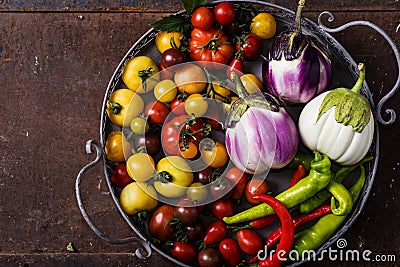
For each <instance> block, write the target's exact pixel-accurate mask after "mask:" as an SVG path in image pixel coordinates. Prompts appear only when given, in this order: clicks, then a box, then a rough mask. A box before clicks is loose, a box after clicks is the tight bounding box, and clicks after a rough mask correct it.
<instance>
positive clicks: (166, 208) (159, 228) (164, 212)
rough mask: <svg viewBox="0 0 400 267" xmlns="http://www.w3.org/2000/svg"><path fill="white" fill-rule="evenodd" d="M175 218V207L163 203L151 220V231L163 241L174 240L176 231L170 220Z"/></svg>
mask: <svg viewBox="0 0 400 267" xmlns="http://www.w3.org/2000/svg"><path fill="white" fill-rule="evenodd" d="M173 218H175V214H174V207H173V206H170V205H162V206H160V207H158V208H157V209H156V210H155V211H154V212H153V215H152V216H151V218H150V220H149V232H150V235H151V236H152V237H154V238H157V239H159V240H161V241H166V240H172V239H173V237H174V231H173V229H172V227H171V226H170V225H168V221H170V220H171V219H173Z"/></svg>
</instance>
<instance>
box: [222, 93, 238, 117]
mask: <svg viewBox="0 0 400 267" xmlns="http://www.w3.org/2000/svg"><path fill="white" fill-rule="evenodd" d="M238 99H239V97H237V96H231V103H229V104H228V103H223V104H222V109H223V110H224V111H225V113H229V111H230V110H231V107H232V105H233V103H235V101H236V100H238Z"/></svg>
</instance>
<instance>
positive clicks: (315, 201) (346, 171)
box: [299, 156, 373, 213]
mask: <svg viewBox="0 0 400 267" xmlns="http://www.w3.org/2000/svg"><path fill="white" fill-rule="evenodd" d="M372 159H373V157H372V156H368V157H365V158H364V159H363V160H361V161H360V162H359V163H356V164H354V165H350V166H343V167H341V168H340V169H339V170H337V171H336V173H335V175H334V176H333V179H332V180H335V181H336V182H338V183H341V182H343V180H344V179H345V178H346V177H347V176H349V175H350V174H351V173H352V172H353V171H354V170H355V169H357V168H358V167H359V166H360V165H362V164H364V163H366V162H368V161H371V160H372ZM330 197H331V193H330V192H329V191H328V190H326V189H323V190H321V191H320V192H318V193H317V194H315V195H314V196H312V197H311V198H309V199H307V200H306V201H304V202H303V203H301V204H300V205H299V207H300V208H299V211H300V212H301V213H309V212H311V211H313V210H314V209H316V208H318V207H319V206H321V205H322V204H324V203H325V202H326V201H327V200H328V199H329V198H330Z"/></svg>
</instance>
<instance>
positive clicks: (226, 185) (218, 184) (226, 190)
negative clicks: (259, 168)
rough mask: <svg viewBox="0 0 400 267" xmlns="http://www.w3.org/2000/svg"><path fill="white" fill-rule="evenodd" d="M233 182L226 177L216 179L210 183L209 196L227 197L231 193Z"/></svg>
mask: <svg viewBox="0 0 400 267" xmlns="http://www.w3.org/2000/svg"><path fill="white" fill-rule="evenodd" d="M233 187H234V184H233V183H232V182H231V181H230V180H229V179H227V178H225V177H222V179H217V180H214V181H213V182H211V184H210V193H211V196H212V197H214V198H216V199H219V198H221V197H224V198H229V197H230V196H231V195H232V188H233Z"/></svg>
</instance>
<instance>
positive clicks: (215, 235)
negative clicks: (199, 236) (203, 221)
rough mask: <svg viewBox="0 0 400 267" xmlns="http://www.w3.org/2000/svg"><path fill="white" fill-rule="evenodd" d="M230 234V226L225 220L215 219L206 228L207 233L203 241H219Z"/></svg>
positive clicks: (209, 242) (212, 242)
mask: <svg viewBox="0 0 400 267" xmlns="http://www.w3.org/2000/svg"><path fill="white" fill-rule="evenodd" d="M227 234H228V228H227V226H226V224H225V223H224V222H223V221H220V220H218V221H213V222H211V223H210V224H209V225H208V226H207V229H206V235H205V236H204V238H203V242H204V243H205V244H206V245H211V244H215V243H218V242H219V241H221V240H222V239H224V238H225V236H226V235H227Z"/></svg>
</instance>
